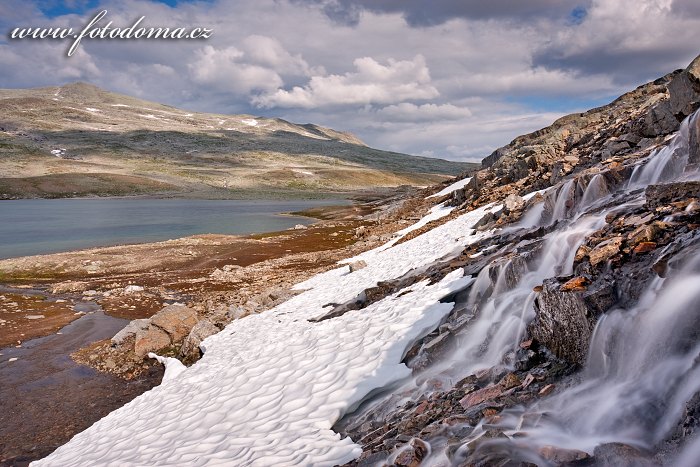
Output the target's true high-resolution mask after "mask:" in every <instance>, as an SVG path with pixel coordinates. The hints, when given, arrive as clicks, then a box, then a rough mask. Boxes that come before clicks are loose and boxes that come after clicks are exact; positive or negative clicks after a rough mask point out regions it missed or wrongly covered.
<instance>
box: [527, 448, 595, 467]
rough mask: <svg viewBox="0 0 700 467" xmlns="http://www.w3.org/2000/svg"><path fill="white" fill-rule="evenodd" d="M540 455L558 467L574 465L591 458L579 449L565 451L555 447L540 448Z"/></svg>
mask: <svg viewBox="0 0 700 467" xmlns="http://www.w3.org/2000/svg"><path fill="white" fill-rule="evenodd" d="M539 454H540V456H542V457H543V458H544V459H545V460H547V461H549V462H551V463H553V464H556V465H561V464H568V463H574V462H578V461H582V460H584V459H588V458H589V457H591V456H589V455H588V453H587V452H584V451H579V450H578V449H564V448H558V447H555V446H543V447H541V448H540V450H539Z"/></svg>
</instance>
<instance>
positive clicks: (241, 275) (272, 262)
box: [0, 195, 403, 465]
mask: <svg viewBox="0 0 700 467" xmlns="http://www.w3.org/2000/svg"><path fill="white" fill-rule="evenodd" d="M398 197H399V198H401V197H402V195H399V196H398ZM384 203H386V201H384V200H382V201H378V202H370V203H354V204H349V205H345V206H321V207H318V206H317V207H315V208H311V209H309V210H306V211H301V212H294V213H290V214H293V215H295V216H298V215H304V216H307V217H310V218H312V219H314V221H315V222H313V223H312V224H311V225H309V226H306V227H304V228H299V229H288V230H284V231H277V232H266V233H258V234H251V235H195V236H190V237H184V238H178V239H174V240H166V241H162V242H155V243H145V244H135V245H121V246H112V247H101V248H92V249H88V250H78V251H72V252H64V253H56V254H50V255H40V256H32V257H22V258H13V259H6V260H0V284H6V285H9V286H10V287H13V289H12V292H17V291H22V290H25V291H27V292H28V291H29V290H28V289H34V291H38V293H39V294H40V295H42V296H43V297H44V299H43V300H41V302H42V303H56V301H58V300H66V302H63V303H61V304H60V306H62V307H63V317H64V318H66V319H67V321H68V322H69V323H70V324H67V325H65V327H60V326H58V327H51V326H49V327H48V328H43V329H42V326H41V325H40V324H39V323H40V322H41V321H42V320H43V319H47V318H49V314H48V313H43V314H44V316H45V318H41V319H35V320H27V319H23V320H22V319H15V320H14V322H11V321H10V320H9V319H6V318H7V317H5V318H2V319H5V320H6V323H5V325H4V326H3V327H2V329H3V331H9V330H10V328H11V326H13V325H19V324H21V325H22V326H23V327H22V328H21V329H16V330H13V331H12V332H13V333H14V334H16V335H11V336H10V335H9V334H8V337H12V338H16V339H15V341H19V343H17V344H14V345H12V346H10V347H7V346H4V345H3V347H4V349H0V354H4V355H0V371H12V365H18V364H19V365H22V364H26V363H27V362H24V363H23V362H22V360H23V357H22V355H21V354H20V353H21V352H23V351H24V350H23V349H25V348H33V347H35V346H36V345H37V344H36V343H38V342H45V341H46V340H47V339H59V340H58V341H55V342H54V343H53V344H45V346H44V348H43V350H42V352H44V353H43V354H42V353H41V352H39V353H37V354H35V355H34V356H33V357H32V359H33V361H35V362H39V361H41V360H42V355H44V356H45V357H46V358H48V357H47V356H48V355H54V354H56V352H58V353H59V354H60V353H61V352H64V353H63V354H62V355H63V357H61V358H62V360H61V362H62V363H61V365H59V366H56V367H51V368H48V369H46V371H44V373H43V374H42V375H39V376H37V375H36V374H35V377H37V378H39V379H38V380H39V381H45V383H40V384H46V385H47V386H45V387H44V390H42V391H40V392H27V393H26V394H22V393H21V392H17V391H15V392H16V393H13V394H14V395H13V397H15V398H18V401H19V402H18V403H19V404H20V405H21V406H22V410H23V413H35V414H39V413H41V410H40V408H41V407H42V406H51V407H52V413H51V417H52V419H51V420H48V419H47V420H46V423H41V417H40V416H39V415H35V417H39V418H38V420H37V422H36V423H34V422H33V423H31V424H29V423H25V424H24V425H26V426H27V429H26V430H25V431H24V432H22V433H14V432H13V431H12V430H11V427H10V426H8V427H7V428H0V465H26V462H28V461H31V460H35V459H38V458H41V457H44V456H46V455H48V454H49V453H50V452H52V451H53V450H54V449H55V448H56V447H58V446H59V445H61V444H63V443H65V442H66V441H67V440H68V439H69V438H70V437H72V436H73V434H75V433H77V432H79V431H82V430H83V429H85V428H87V426H89V425H90V424H92V423H94V422H95V421H97V420H98V419H99V418H101V417H102V416H104V415H105V414H106V413H107V412H109V411H111V410H114V409H116V408H118V407H120V406H121V405H124V404H125V403H126V402H128V401H129V400H131V399H133V398H134V397H136V396H138V395H139V394H140V393H142V392H143V391H145V390H148V389H150V388H151V387H153V386H155V385H158V384H159V383H160V375H161V374H162V368H161V367H160V364H159V363H157V362H155V361H154V360H149V359H145V360H139V361H134V360H133V358H132V360H129V359H126V358H125V359H120V358H118V357H114V356H113V355H114V354H110V353H109V352H110V351H111V345H110V341H109V337H110V336H105V337H106V338H101V340H97V341H95V342H92V343H90V342H89V341H90V339H84V340H83V341H81V344H80V345H79V346H77V347H76V348H73V349H72V350H70V351H68V350H66V349H64V350H61V348H62V347H61V346H60V345H58V344H57V343H56V342H61V341H60V339H63V338H64V337H65V336H68V335H70V333H69V332H66V330H67V329H74V328H78V329H79V328H80V326H83V325H82V324H81V323H83V322H86V321H84V320H88V319H94V318H93V317H94V316H95V315H94V314H82V313H81V314H78V315H76V309H75V306H76V305H78V304H80V303H88V304H92V305H94V306H97V307H99V310H98V311H97V312H98V313H102V312H103V313H104V314H105V315H107V318H109V319H114V318H117V319H119V320H121V321H120V322H123V323H128V322H129V320H132V319H140V318H147V317H149V316H151V315H152V314H153V313H155V312H157V311H158V310H160V309H161V308H162V306H163V305H166V304H168V303H176V302H179V303H184V304H186V305H187V306H190V307H192V308H193V309H194V310H196V311H197V313H198V314H199V315H201V316H208V315H209V314H211V313H214V312H216V310H217V309H221V307H232V306H233V307H238V308H240V309H244V310H246V311H245V313H259V312H261V311H264V310H265V309H267V308H270V307H271V306H274V300H272V299H271V298H270V297H271V296H272V297H274V296H275V295H274V294H277V293H280V291H283V290H291V287H292V285H294V284H296V283H299V282H301V281H303V280H305V279H307V278H309V277H311V276H313V275H315V274H317V273H319V272H322V271H325V270H328V269H332V268H334V267H337V266H336V265H337V261H339V260H341V259H344V258H347V257H351V256H354V255H356V254H359V253H360V252H362V251H365V250H367V249H369V248H372V247H376V246H377V245H378V244H380V243H381V242H383V241H386V238H387V235H389V236H390V235H391V232H393V231H396V230H399V229H400V228H401V227H402V225H403V224H402V223H401V222H399V221H395V222H393V223H392V222H385V223H381V224H380V223H378V222H377V221H376V220H368V219H369V218H371V217H372V216H371V214H372V213H375V212H377V211H381V210H382V209H383V208H384ZM368 216H370V217H369V218H368ZM139 289H140V290H139ZM5 290H7V289H5ZM129 290H134V291H133V292H128V291H129ZM0 295H3V293H2V291H0ZM5 295H7V294H5ZM281 299H283V300H284V299H286V298H281ZM12 300H14V301H17V300H18V299H17V298H16V297H12ZM25 300H29V299H25ZM18 303H19V302H18ZM0 304H1V303H0ZM81 306H82V305H81ZM32 313H34V312H33V311H32ZM37 314H40V313H39V312H37ZM56 314H58V315H60V314H61V312H60V310H59V311H56ZM19 315H21V313H20V314H18V315H17V316H18V317H19ZM64 324H65V323H64ZM19 334H23V335H22V336H20V335H19ZM15 345H17V347H15ZM65 352H67V353H65ZM68 354H70V355H68ZM10 355H17V356H18V357H17V356H15V357H11V356H10ZM10 358H19V359H18V360H16V361H12V362H10V361H9V359H10ZM37 365H39V364H38V363H37ZM17 368H19V366H18V367H17ZM14 373H15V374H16V373H17V372H14ZM83 373H84V374H86V375H91V376H90V377H87V378H82V379H81V378H78V380H79V383H80V384H79V386H80V389H79V390H77V389H76V384H77V383H76V381H78V380H76V378H75V377H68V379H67V380H65V381H64V383H65V384H61V385H59V386H55V384H54V382H55V381H57V379H56V378H59V379H58V380H60V377H58V376H57V375H60V374H68V375H70V374H76V375H82V374H83ZM105 378H107V379H105ZM110 378H116V380H111V379H110ZM106 381H107V382H109V381H112V382H111V383H109V384H110V385H111V387H114V390H113V391H114V395H113V396H110V397H107V396H106V393H105V392H104V387H106V386H105V384H107V383H106ZM114 381H121V382H119V383H114ZM122 382H123V383H122ZM21 384H24V383H21V381H19V380H18V381H17V387H21ZM67 390H69V391H71V394H70V397H68V396H67V395H66V393H65V392H64V391H67ZM76 392H77V393H80V394H78V395H76V394H74V393H76ZM95 397H96V398H97V399H98V400H97V401H95V400H92V399H91V398H95ZM67 398H68V399H70V400H72V401H74V402H71V403H68V404H66V405H62V404H61V401H62V400H64V399H67ZM80 400H83V401H85V402H87V401H88V400H92V401H91V402H90V403H91V404H94V405H95V406H94V407H93V409H94V410H92V411H89V410H88V411H78V412H76V410H77V409H76V404H78V405H79V401H80ZM78 413H80V415H79V419H77V417H78V416H77V415H76V414H78ZM61 418H62V419H64V420H66V422H67V423H66V425H67V428H60V427H59V425H57V424H56V423H54V421H55V420H56V419H61ZM25 422H26V420H25ZM20 424H21V423H20ZM15 431H16V430H15Z"/></svg>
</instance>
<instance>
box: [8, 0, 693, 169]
mask: <svg viewBox="0 0 700 467" xmlns="http://www.w3.org/2000/svg"><path fill="white" fill-rule="evenodd" d="M103 9H104V10H108V15H107V16H106V17H105V19H104V20H103V21H102V23H101V24H104V23H105V22H106V21H112V23H113V26H114V27H127V26H130V25H131V24H132V23H133V22H134V21H135V20H137V19H138V18H139V17H141V16H145V17H146V19H145V20H144V22H143V23H142V24H143V25H145V26H161V27H168V26H169V27H186V28H194V27H198V26H199V27H206V28H210V29H212V30H213V34H212V36H211V37H210V38H209V39H207V40H189V41H188V40H179V41H153V40H151V41H145V40H140V41H133V40H132V41H128V40H89V39H86V40H84V41H83V42H82V43H81V45H80V48H79V49H78V52H76V53H75V54H74V55H73V56H72V57H66V54H65V52H66V50H67V49H68V47H69V45H70V42H69V41H68V40H66V41H52V40H26V39H25V40H22V41H19V40H10V39H9V36H8V33H9V32H10V31H11V30H12V29H14V28H15V27H20V26H22V27H26V26H33V27H37V26H53V27H56V26H63V27H73V28H74V29H81V28H82V27H83V26H84V25H85V24H86V23H87V22H88V21H89V20H90V19H91V18H92V17H93V16H94V14H95V13H96V12H97V11H100V10H103ZM0 29H2V30H3V31H4V33H3V34H2V36H1V37H0V87H1V88H24V87H37V86H50V85H59V84H64V83H69V82H74V81H88V82H91V83H94V84H96V85H98V86H100V87H103V88H105V89H108V90H111V91H116V92H121V93H126V94H130V95H133V96H137V97H141V98H145V99H149V100H153V101H158V102H162V103H166V104H170V105H174V106H177V107H182V108H185V109H190V110H199V111H208V112H221V113H249V114H253V115H264V116H274V117H281V118H285V119H288V120H291V121H294V122H298V123H307V122H313V123H318V124H321V125H326V126H330V127H332V128H335V129H340V130H348V131H352V132H354V133H355V134H357V135H358V136H359V137H361V138H362V139H363V140H364V141H366V142H367V143H368V144H370V145H372V146H375V147H379V148H382V149H390V150H395V151H400V152H406V153H411V154H422V155H428V156H435V157H442V158H447V159H452V160H480V159H481V158H482V157H484V156H485V155H488V153H489V152H491V151H492V150H493V149H495V148H497V147H499V146H502V145H504V144H506V143H508V142H509V141H510V140H511V139H512V138H513V137H515V136H517V135H519V134H522V133H525V132H528V131H532V130H535V129H538V128H541V127H543V126H546V125H548V124H549V123H551V122H552V121H553V120H554V119H555V118H557V117H558V116H561V115H563V114H566V113H571V112H575V111H581V110H586V109H588V108H590V107H594V106H597V105H600V104H603V103H606V102H608V101H610V100H612V99H613V98H614V97H616V96H618V95H619V94H621V93H622V92H624V91H626V90H629V89H631V88H633V87H635V86H637V85H639V84H641V83H644V82H646V81H649V80H651V79H655V78H657V77H659V76H661V75H663V74H665V73H667V72H669V71H671V70H673V69H676V68H682V67H684V66H686V65H687V64H688V63H689V62H690V61H691V60H692V59H693V58H694V57H695V56H696V55H698V54H700V2H698V0H528V1H523V0H490V1H482V0H430V1H428V0H200V1H185V0H162V1H155V0H126V1H121V0H120V1H116V0H34V1H27V0H0ZM0 111H1V109H0Z"/></svg>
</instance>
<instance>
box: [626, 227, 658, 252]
mask: <svg viewBox="0 0 700 467" xmlns="http://www.w3.org/2000/svg"><path fill="white" fill-rule="evenodd" d="M660 233H661V228H660V227H659V226H658V225H657V224H650V225H640V226H639V227H637V228H636V229H634V231H633V232H632V233H630V235H629V244H630V246H632V247H634V246H636V245H638V244H640V243H648V242H653V241H654V240H656V239H657V238H658V236H659V234H660Z"/></svg>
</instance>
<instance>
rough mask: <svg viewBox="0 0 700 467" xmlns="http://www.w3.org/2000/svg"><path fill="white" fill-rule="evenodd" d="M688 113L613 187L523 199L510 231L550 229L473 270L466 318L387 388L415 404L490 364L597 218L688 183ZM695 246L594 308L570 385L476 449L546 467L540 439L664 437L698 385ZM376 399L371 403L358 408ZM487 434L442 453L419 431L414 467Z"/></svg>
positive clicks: (568, 187)
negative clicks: (518, 251)
mask: <svg viewBox="0 0 700 467" xmlns="http://www.w3.org/2000/svg"><path fill="white" fill-rule="evenodd" d="M698 118H700V113H696V114H694V115H693V116H691V117H689V118H688V119H686V121H684V122H683V124H682V125H681V129H680V131H679V133H678V134H677V135H676V136H675V137H674V138H673V139H672V140H671V141H670V142H669V144H668V145H667V146H665V147H663V148H660V149H657V150H656V151H654V152H653V153H652V154H651V155H650V156H649V157H648V158H647V159H646V160H644V161H643V162H642V163H640V164H638V165H637V167H636V168H635V169H634V170H633V171H632V175H631V176H630V179H629V181H628V182H627V183H623V184H622V185H619V184H616V186H617V188H615V187H614V186H610V185H609V184H608V183H607V182H606V178H605V176H604V174H602V173H599V174H595V175H593V176H591V177H590V178H588V177H586V178H583V177H579V179H578V180H576V179H571V180H567V181H564V182H563V183H562V184H560V185H559V186H558V187H554V188H552V189H549V190H548V191H547V192H546V193H545V194H544V200H543V201H540V202H538V203H535V204H534V205H533V206H531V207H530V209H529V210H528V212H526V213H525V215H524V216H523V218H522V219H521V221H520V222H519V223H518V224H516V226H515V229H514V228H512V227H511V228H509V229H508V231H513V230H517V229H519V228H520V229H530V228H532V227H536V226H552V225H554V224H556V230H554V231H552V232H550V233H549V234H548V235H547V236H545V237H544V239H543V241H542V242H541V243H540V244H539V247H538V248H536V249H534V250H529V252H530V253H529V256H528V255H517V256H516V255H512V256H509V257H505V258H503V257H502V258H498V259H496V260H494V261H493V262H492V263H491V264H490V265H488V266H486V267H485V268H484V269H482V270H481V272H480V273H479V274H478V276H477V278H476V280H475V281H474V282H473V284H472V285H471V289H470V291H469V294H468V298H467V299H466V300H465V301H464V302H463V303H460V302H457V303H456V305H455V310H458V309H459V310H461V311H460V312H463V313H464V314H465V316H468V317H469V321H468V324H467V325H466V326H465V327H463V328H462V330H461V331H459V332H457V333H456V335H455V337H454V338H455V340H456V345H455V350H454V351H453V352H451V353H450V354H449V355H447V356H444V357H441V359H440V360H438V361H436V362H434V363H432V364H431V365H430V366H429V367H428V368H427V369H425V370H423V371H422V373H420V374H419V375H418V378H417V379H416V380H415V381H412V382H409V383H407V384H405V385H404V386H402V387H401V388H400V389H398V390H396V391H395V393H401V394H402V395H403V397H408V398H413V399H415V398H416V396H417V395H418V394H425V393H428V392H430V390H431V389H430V387H431V386H429V385H428V384H427V382H428V381H431V382H434V381H435V380H439V381H440V384H439V385H438V387H441V388H443V389H444V388H449V387H450V386H451V385H453V384H454V383H456V382H457V381H458V380H459V379H460V378H462V377H464V376H467V375H471V374H474V373H475V372H477V371H478V370H480V369H485V368H492V367H494V366H498V365H502V364H503V362H504V356H505V355H506V354H508V353H509V352H510V351H512V350H513V349H514V348H515V347H517V345H518V343H519V342H520V341H521V340H522V338H523V336H524V334H525V329H526V326H527V323H528V322H529V321H531V320H532V318H533V317H534V316H535V312H534V309H533V302H534V299H535V297H536V293H535V292H533V288H534V287H536V286H539V285H541V284H542V282H543V281H544V280H545V279H547V278H551V277H558V276H566V275H570V274H572V272H573V270H572V264H573V258H574V255H575V253H576V250H577V248H578V246H579V245H580V244H581V242H582V241H583V240H584V239H585V238H586V237H587V236H588V235H590V234H591V233H592V232H594V231H595V230H597V229H599V228H601V226H603V225H604V224H605V218H606V216H607V215H609V214H611V213H615V212H617V211H621V212H625V211H626V210H629V209H630V208H634V207H639V206H641V205H643V204H644V191H643V190H640V188H644V187H646V186H647V185H649V184H654V183H659V182H667V181H671V180H677V179H697V178H698V172H697V171H691V172H689V171H688V169H687V163H688V123H689V121H690V122H691V123H694V122H695V120H694V119H698ZM547 206H549V209H547ZM696 240H697V239H696ZM698 243H699V242H697V241H696V242H695V244H694V245H695V246H694V247H692V248H691V247H687V248H686V251H685V252H684V254H683V255H682V256H683V258H685V259H686V260H685V261H681V260H680V258H679V256H680V255H677V256H676V257H675V258H677V259H674V260H672V261H670V262H669V270H668V272H667V274H665V278H660V277H659V278H657V279H654V280H653V281H652V282H651V285H650V286H648V287H647V290H646V292H645V293H644V294H643V295H642V297H641V298H640V299H639V301H638V302H637V303H636V304H635V305H634V306H633V307H631V308H629V309H627V310H622V309H620V310H617V311H613V312H608V313H607V314H605V315H603V317H602V318H601V319H600V320H599V321H598V323H597V325H596V327H595V330H594V333H593V337H592V339H591V342H590V347H589V356H588V359H587V363H586V365H585V369H584V370H583V371H582V372H581V373H580V374H579V375H578V382H577V383H576V384H574V385H573V386H571V387H569V388H568V389H566V390H564V391H562V392H559V393H558V394H556V395H555V396H552V397H550V398H548V399H543V400H541V401H540V402H539V403H537V404H535V405H534V406H531V407H520V408H517V409H509V410H507V411H505V412H503V413H502V414H501V418H500V422H499V428H500V429H501V431H502V432H503V433H505V434H506V435H508V436H509V437H510V439H508V438H506V439H505V440H504V439H495V440H490V441H487V442H485V443H482V444H480V446H490V447H491V448H494V447H495V448H496V449H497V448H498V447H501V448H502V449H501V452H504V451H506V452H507V453H508V456H507V458H508V459H511V460H514V461H517V460H520V461H526V462H534V463H537V464H538V465H549V461H548V460H546V459H544V458H542V457H541V455H540V450H539V449H540V448H542V447H543V446H550V445H551V446H557V447H560V448H564V449H578V450H583V451H586V452H589V453H592V452H593V449H594V448H595V447H596V446H597V445H600V444H603V443H610V442H622V443H626V444H629V445H632V446H638V447H642V448H649V447H651V446H654V445H655V444H656V443H658V442H659V441H661V440H663V439H665V437H666V436H667V435H668V433H669V431H670V430H671V429H672V427H673V426H675V424H676V423H677V421H678V419H679V417H680V414H681V411H682V410H683V407H684V404H685V403H686V401H687V400H688V399H689V398H690V397H691V396H692V395H693V394H695V393H697V392H698V391H700V343H699V341H698V338H697V337H698V336H697V331H696V326H695V323H697V322H698V320H700V258H699V256H700V245H699V244H698ZM384 397H386V395H385V396H384ZM378 403H379V402H378V401H377V400H375V401H374V403H373V404H371V405H369V406H368V407H376V406H377V404H378ZM368 410H369V409H368ZM533 420H535V422H534V423H533ZM491 427H493V425H491ZM488 429H489V428H487V427H485V426H481V425H479V426H477V427H476V428H475V429H474V430H473V432H472V433H471V435H469V436H466V437H464V438H462V439H463V440H464V444H463V445H462V447H461V448H460V449H458V450H457V451H456V452H452V453H450V454H449V455H448V453H447V444H448V443H447V442H446V440H445V438H444V437H439V436H438V437H435V438H434V439H430V438H428V439H427V441H429V443H430V445H431V449H430V451H431V455H430V456H428V457H427V458H426V459H424V461H423V465H436V466H437V465H441V466H442V465H449V464H450V463H452V464H455V463H456V464H459V463H460V462H462V461H464V460H465V459H466V457H467V456H468V455H469V454H470V453H472V452H473V449H474V448H473V446H474V444H473V441H474V440H475V439H477V438H479V437H481V436H483V435H484V434H485V433H486V432H487V431H488ZM694 453H700V438H698V439H697V441H696V442H695V443H692V444H689V445H688V447H687V448H686V450H685V451H684V452H682V453H681V455H680V457H679V458H678V462H679V464H678V465H682V466H683V467H689V466H690V465H697V463H691V461H689V460H688V459H691V458H692V456H693V454H694ZM500 459H502V458H500ZM694 461H697V459H694ZM484 465H488V464H484Z"/></svg>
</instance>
